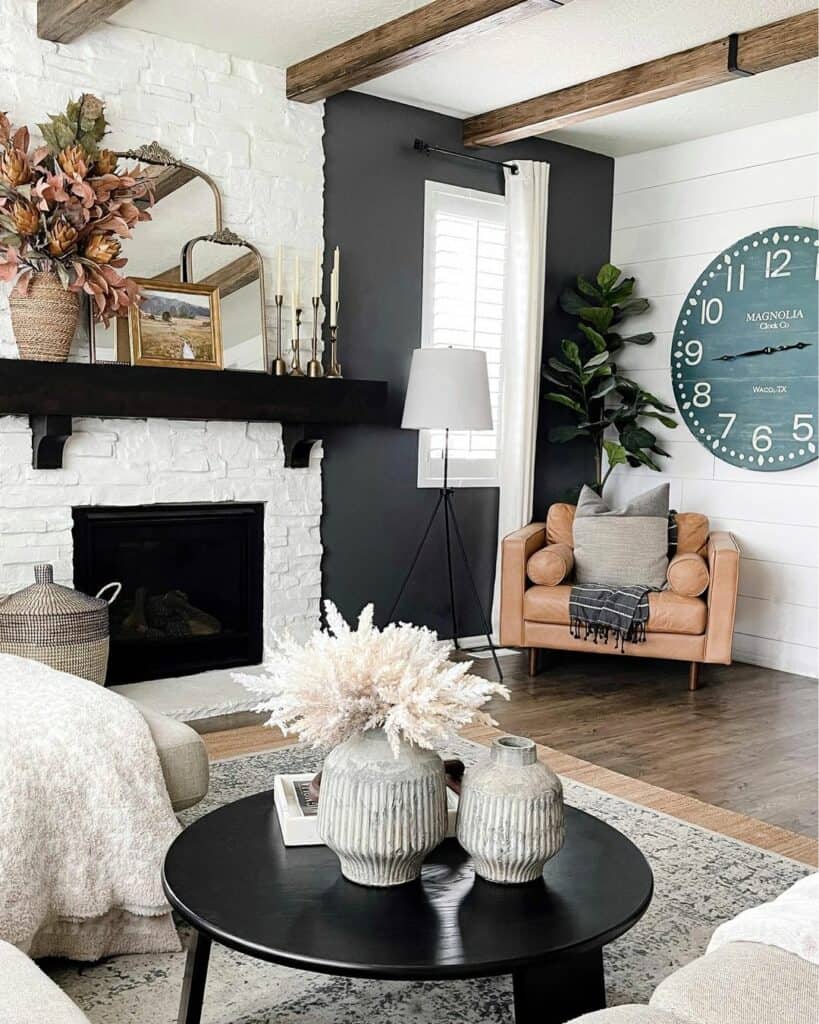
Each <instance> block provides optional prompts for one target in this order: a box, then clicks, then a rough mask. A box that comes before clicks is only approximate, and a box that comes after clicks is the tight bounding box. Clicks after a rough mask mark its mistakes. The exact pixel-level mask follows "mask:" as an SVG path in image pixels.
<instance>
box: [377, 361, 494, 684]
mask: <svg viewBox="0 0 819 1024" xmlns="http://www.w3.org/2000/svg"><path fill="white" fill-rule="evenodd" d="M401 426H402V427H404V428H405V429H407V430H424V429H427V430H443V431H444V479H443V487H441V488H440V489H439V491H438V500H437V501H436V502H435V507H434V508H433V510H432V515H431V516H430V517H429V522H428V523H427V525H426V529H425V530H424V532H423V533H422V535H421V541H420V543H419V545H418V549H417V550H416V552H415V557H414V558H413V560H412V562H411V563H410V567H409V569H408V570H407V574H406V576H405V577H404V582H403V583H402V584H401V589H400V590H399V591H398V596H397V597H396V599H395V603H394V604H393V606H392V610H391V611H390V615H389V621H392V619H393V616H394V614H395V610H396V608H397V607H398V603H399V601H400V600H401V598H402V596H403V594H404V590H405V589H406V586H407V583H409V580H410V577H411V576H412V573H413V570H414V569H415V566H416V564H417V562H418V559H419V558H420V556H421V552H422V551H423V549H424V545H425V544H426V542H427V538H428V537H429V535H430V532H431V531H432V527H433V525H434V524H435V521H436V520H437V519H438V517H439V515H440V516H443V521H444V538H445V540H446V568H447V578H448V581H449V611H450V615H451V617H452V639H453V642H454V644H455V647H456V648H460V644H459V638H458V618H457V614H456V610H455V578H454V575H453V571H452V546H453V538H454V542H455V544H456V545H457V548H458V551H459V552H460V555H461V558H462V559H463V563H464V566H465V567H466V575H467V578H468V579H469V584H470V587H471V589H472V595H473V597H474V599H475V604H476V605H477V606H478V611H479V612H480V615H481V621H482V623H483V629H484V633H485V634H486V641H487V644H488V649H489V650H490V651H491V652H492V658H493V660H494V662H495V668H496V670H497V673H498V678H499V679H502V678H503V673H502V672H501V667H500V663H499V662H498V655H497V652H496V650H495V645H494V644H493V643H492V630H491V628H490V626H489V622H488V620H487V617H486V614H485V613H484V610H483V605H482V604H481V599H480V595H479V593H478V588H477V586H476V584H475V577H474V575H473V573H472V567H471V566H470V564H469V559H468V558H467V555H466V548H465V547H464V541H463V536H462V535H461V528H460V526H459V525H458V519H457V517H456V515H455V504H454V501H453V498H454V494H455V492H454V491H453V489H452V488H451V487H450V486H449V432H450V430H491V429H492V407H491V405H490V402H489V377H488V375H487V372H486V354H485V353H484V352H480V351H477V350H475V349H463V348H419V349H416V350H415V351H414V352H413V354H412V364H411V366H410V375H409V383H408V385H407V396H406V399H405V400H404V418H403V420H402V421H401Z"/></svg>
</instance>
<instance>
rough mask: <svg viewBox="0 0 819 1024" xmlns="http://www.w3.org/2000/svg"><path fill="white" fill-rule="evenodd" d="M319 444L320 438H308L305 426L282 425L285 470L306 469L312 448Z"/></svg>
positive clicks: (299, 424) (300, 424)
mask: <svg viewBox="0 0 819 1024" xmlns="http://www.w3.org/2000/svg"><path fill="white" fill-rule="evenodd" d="M320 443H321V438H320V437H314V436H309V437H308V435H307V427H306V426H305V424H303V423H282V447H283V448H284V465H285V469H307V467H308V466H309V465H310V456H311V454H312V452H313V446H314V445H317V444H320Z"/></svg>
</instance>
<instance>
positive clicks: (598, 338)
mask: <svg viewBox="0 0 819 1024" xmlns="http://www.w3.org/2000/svg"><path fill="white" fill-rule="evenodd" d="M577 326H578V327H579V329H580V330H581V331H582V332H583V334H584V335H585V336H586V337H587V338H588V340H589V341H590V342H591V343H592V345H593V346H594V351H595V352H605V351H606V349H607V348H608V346H607V344H606V339H605V338H604V337H603V335H602V334H600V332H599V331H596V330H595V329H594V328H593V327H590V326H589V325H588V324H584V323H582V322H581V323H579V324H578V325H577Z"/></svg>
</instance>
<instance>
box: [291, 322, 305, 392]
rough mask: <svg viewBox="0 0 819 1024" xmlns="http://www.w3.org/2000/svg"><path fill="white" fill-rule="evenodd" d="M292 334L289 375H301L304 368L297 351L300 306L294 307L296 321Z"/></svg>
mask: <svg viewBox="0 0 819 1024" xmlns="http://www.w3.org/2000/svg"><path fill="white" fill-rule="evenodd" d="M293 327H294V331H293V333H294V335H295V337H294V338H293V341H292V346H293V360H292V362H291V363H290V376H291V377H303V376H304V370H302V368H301V353H300V352H299V328H300V327H301V307H297V309H296V322H295V324H294V325H293Z"/></svg>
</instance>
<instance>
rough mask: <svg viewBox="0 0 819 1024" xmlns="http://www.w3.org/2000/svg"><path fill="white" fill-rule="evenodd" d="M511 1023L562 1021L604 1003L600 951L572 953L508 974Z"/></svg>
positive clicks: (545, 1023) (600, 1006) (571, 1018)
mask: <svg viewBox="0 0 819 1024" xmlns="http://www.w3.org/2000/svg"><path fill="white" fill-rule="evenodd" d="M512 983H513V986H514V990H515V1024H564V1022H565V1021H568V1020H573V1019H574V1018H575V1017H579V1016H580V1015H581V1014H583V1013H590V1012H591V1011H592V1010H602V1009H604V1008H605V1005H606V982H605V978H604V976H603V950H602V949H596V950H593V951H592V952H591V953H573V954H571V955H567V956H563V957H560V958H559V959H557V960H550V961H549V962H548V963H545V964H542V965H541V966H539V967H527V968H524V969H523V970H519V971H515V972H514V974H513V975H512Z"/></svg>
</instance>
